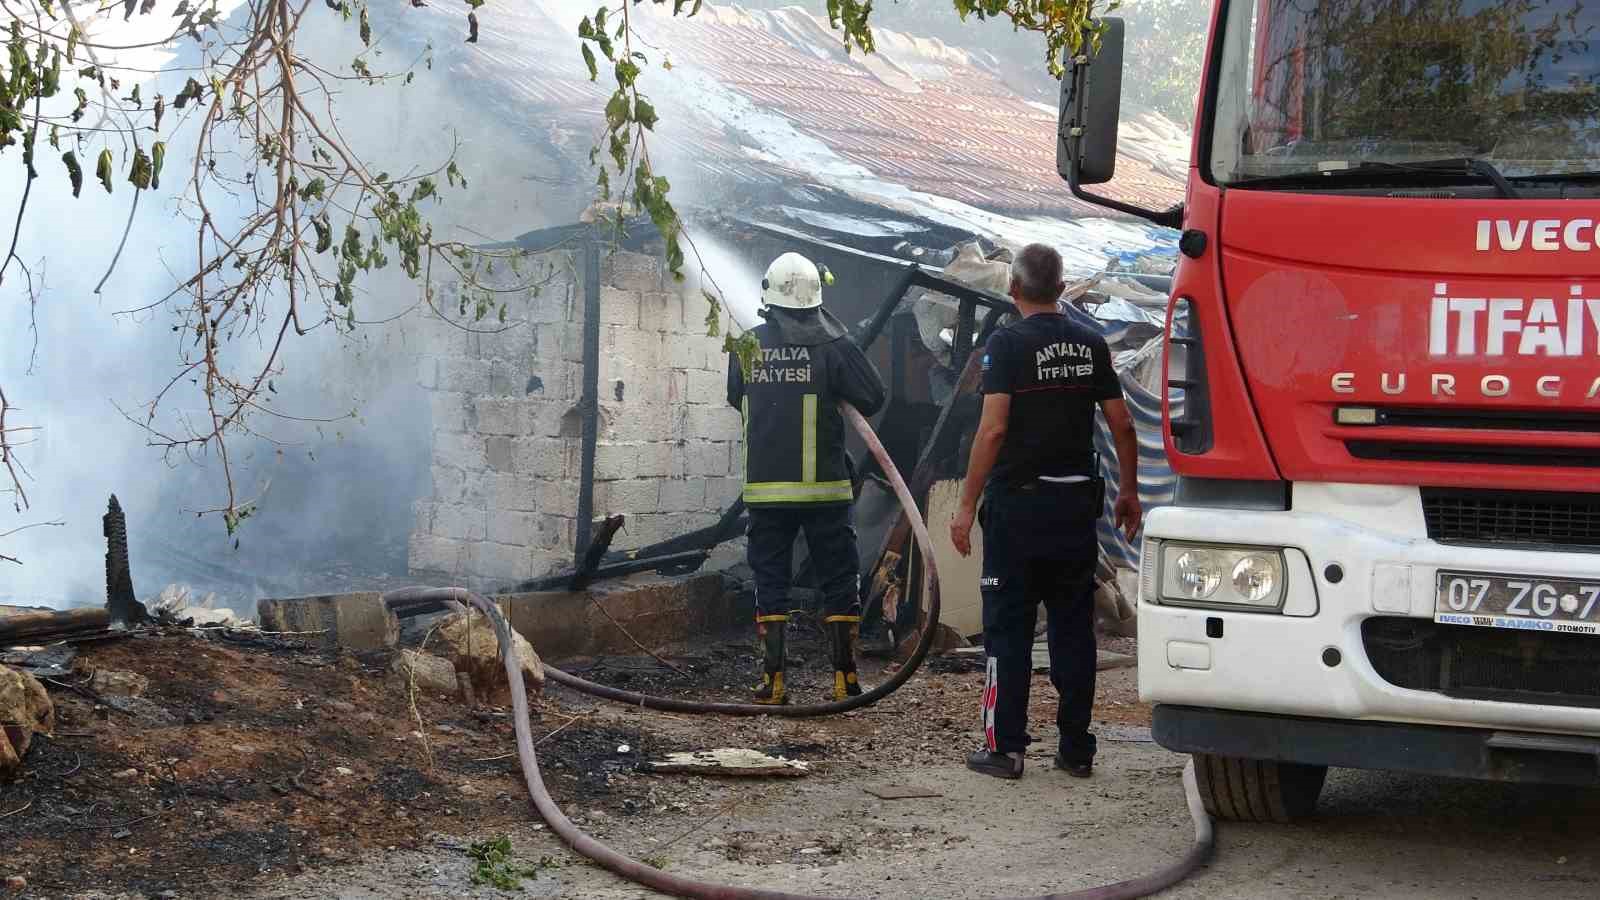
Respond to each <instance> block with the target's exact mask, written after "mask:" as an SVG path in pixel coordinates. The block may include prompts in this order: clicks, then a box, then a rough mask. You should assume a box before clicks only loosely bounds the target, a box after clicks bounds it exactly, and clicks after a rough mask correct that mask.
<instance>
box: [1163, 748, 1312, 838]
mask: <svg viewBox="0 0 1600 900" xmlns="http://www.w3.org/2000/svg"><path fill="white" fill-rule="evenodd" d="M1192 755H1193V757H1194V774H1195V781H1196V782H1197V784H1198V786H1199V788H1200V800H1201V801H1202V802H1203V803H1204V804H1205V807H1206V812H1208V813H1210V814H1211V816H1212V818H1215V819H1222V820H1224V821H1228V822H1276V823H1278V824H1280V825H1287V824H1289V823H1291V822H1293V821H1295V820H1296V819H1302V818H1305V817H1306V816H1309V815H1311V813H1312V812H1313V811H1314V810H1315V809H1316V808H1317V797H1318V795H1320V794H1321V793H1322V782H1323V781H1324V780H1325V779H1326V778H1327V777H1328V767H1327V766H1307V765H1300V764H1298V763H1285V762H1275V761H1273V760H1266V759H1240V758H1238V757H1232V756H1214V755H1212V754H1210V753H1195V754H1192Z"/></svg>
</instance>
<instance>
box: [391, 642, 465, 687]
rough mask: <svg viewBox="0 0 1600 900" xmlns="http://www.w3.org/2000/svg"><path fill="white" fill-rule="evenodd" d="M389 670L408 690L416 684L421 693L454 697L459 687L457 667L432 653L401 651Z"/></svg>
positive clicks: (396, 655)
mask: <svg viewBox="0 0 1600 900" xmlns="http://www.w3.org/2000/svg"><path fill="white" fill-rule="evenodd" d="M389 670H390V671H391V672H393V673H394V675H395V677H396V678H397V679H398V680H399V681H400V683H401V684H402V685H404V686H406V687H407V688H409V687H410V685H411V684H413V683H415V684H416V686H417V689H418V690H420V691H427V692H428V693H432V694H448V695H454V694H455V693H456V691H457V689H458V687H459V685H458V684H457V682H456V669H455V666H453V665H451V663H450V661H449V660H447V659H440V658H439V657H437V656H434V655H433V654H431V653H419V652H417V651H415V650H401V651H400V652H399V653H396V654H395V657H394V662H392V663H390V664H389Z"/></svg>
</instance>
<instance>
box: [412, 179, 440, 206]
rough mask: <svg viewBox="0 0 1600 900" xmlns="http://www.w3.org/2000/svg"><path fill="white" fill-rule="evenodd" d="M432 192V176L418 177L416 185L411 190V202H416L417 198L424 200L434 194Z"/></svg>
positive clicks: (433, 189)
mask: <svg viewBox="0 0 1600 900" xmlns="http://www.w3.org/2000/svg"><path fill="white" fill-rule="evenodd" d="M434 193H435V188H434V184H433V179H432V178H423V179H420V180H419V181H417V186H416V187H415V188H413V189H412V191H411V202H412V203H416V202H417V201H419V200H426V199H428V198H429V197H432V196H433V195H434Z"/></svg>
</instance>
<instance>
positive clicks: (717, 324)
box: [700, 290, 726, 344]
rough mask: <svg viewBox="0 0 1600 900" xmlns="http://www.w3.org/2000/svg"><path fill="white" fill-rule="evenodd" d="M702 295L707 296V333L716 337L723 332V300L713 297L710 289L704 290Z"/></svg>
mask: <svg viewBox="0 0 1600 900" xmlns="http://www.w3.org/2000/svg"><path fill="white" fill-rule="evenodd" d="M700 296H702V297H704V298H706V320H705V321H706V334H708V335H710V336H711V337H716V336H717V335H719V334H721V333H722V301H720V300H718V299H717V298H716V297H713V296H712V295H711V292H710V291H705V290H702V291H701V292H700ZM724 343H725V344H726V342H724Z"/></svg>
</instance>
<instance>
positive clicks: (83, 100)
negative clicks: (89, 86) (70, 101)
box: [72, 88, 89, 122]
mask: <svg viewBox="0 0 1600 900" xmlns="http://www.w3.org/2000/svg"><path fill="white" fill-rule="evenodd" d="M72 96H74V97H77V98H78V106H77V108H76V109H74V110H73V111H72V121H74V122H76V121H78V120H79V119H81V118H83V111H84V110H86V109H88V108H89V95H88V94H87V93H85V92H84V90H83V88H73V89H72Z"/></svg>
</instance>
